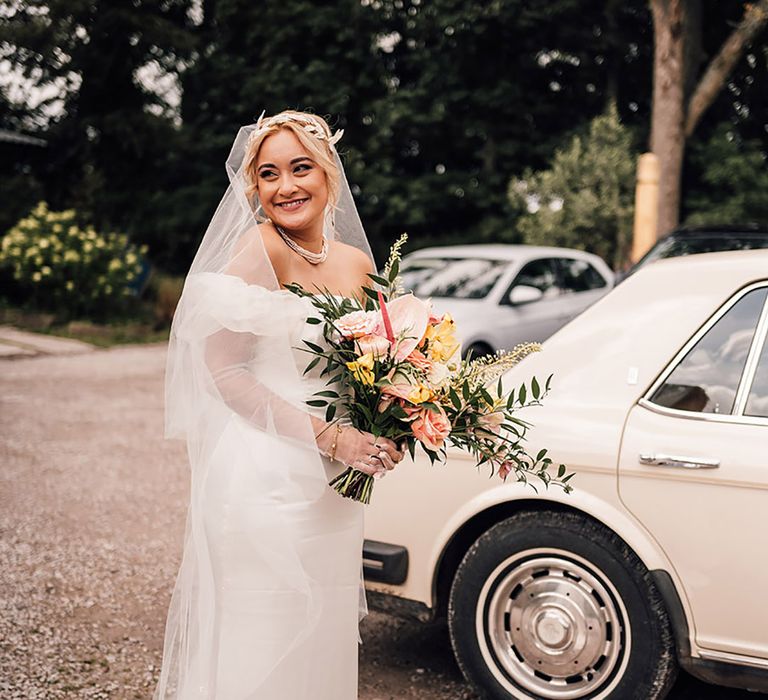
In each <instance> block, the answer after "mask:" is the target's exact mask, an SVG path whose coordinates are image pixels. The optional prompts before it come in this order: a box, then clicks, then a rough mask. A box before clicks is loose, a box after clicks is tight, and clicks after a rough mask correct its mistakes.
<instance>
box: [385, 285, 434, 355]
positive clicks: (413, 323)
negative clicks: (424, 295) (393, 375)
mask: <svg viewBox="0 0 768 700" xmlns="http://www.w3.org/2000/svg"><path fill="white" fill-rule="evenodd" d="M380 303H381V309H382V318H383V319H384V327H385V329H386V330H387V336H388V337H389V333H390V332H391V333H392V336H393V338H394V339H395V343H394V346H395V359H396V360H402V359H404V358H405V357H408V355H410V354H411V352H413V350H414V348H415V347H416V346H417V345H418V344H419V343H420V342H421V339H422V338H423V337H424V331H426V329H427V323H428V321H429V314H430V307H429V304H427V303H426V302H424V301H422V300H421V299H417V298H416V297H415V296H413V294H404V295H403V296H400V297H397V299H393V300H392V301H390V302H389V303H388V304H387V306H386V310H385V307H384V304H383V302H381V301H380ZM385 314H386V315H385ZM388 322H389V324H390V327H389V328H388V329H387V323H388Z"/></svg>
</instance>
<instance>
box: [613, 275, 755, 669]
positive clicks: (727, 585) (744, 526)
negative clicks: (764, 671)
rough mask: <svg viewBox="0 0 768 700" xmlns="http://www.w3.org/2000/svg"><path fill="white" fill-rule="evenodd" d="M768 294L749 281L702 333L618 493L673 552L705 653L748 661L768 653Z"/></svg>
mask: <svg viewBox="0 0 768 700" xmlns="http://www.w3.org/2000/svg"><path fill="white" fill-rule="evenodd" d="M767 296H768V290H767V288H766V283H761V284H760V285H753V286H752V287H750V288H746V289H744V290H742V291H740V292H739V293H738V294H736V295H735V296H734V297H733V298H732V299H731V300H729V302H728V303H726V304H725V305H724V306H723V307H722V308H721V309H720V310H719V311H718V312H717V313H716V314H715V315H714V316H713V317H712V319H710V321H709V322H708V323H707V324H705V325H704V327H703V328H702V329H700V330H699V331H698V332H697V333H696V334H695V335H694V336H693V338H692V339H691V340H690V341H689V342H688V343H687V345H686V346H685V347H684V348H683V349H682V350H681V351H680V352H679V353H678V354H677V356H676V357H675V358H674V359H673V360H672V361H671V362H670V364H669V366H668V367H667V368H666V369H665V370H664V371H663V372H662V374H661V375H660V376H659V378H658V379H657V380H656V382H655V383H654V385H653V386H651V387H650V388H649V390H648V392H647V393H646V395H645V397H644V398H643V399H642V400H641V401H640V402H639V403H638V404H637V405H635V406H634V407H633V408H632V410H631V412H630V413H629V416H628V418H627V421H626V424H625V429H624V435H623V439H622V445H621V451H620V455H619V493H620V497H621V499H622V501H623V502H624V504H625V505H626V507H627V508H628V509H629V510H630V511H631V512H632V513H633V514H634V515H635V516H636V517H637V518H638V519H639V520H640V521H641V522H642V523H643V525H644V526H645V527H646V528H647V529H648V531H649V533H650V534H651V536H652V537H654V538H655V539H656V541H657V542H658V544H659V545H660V546H661V547H662V548H663V550H664V551H665V552H666V554H667V556H668V557H669V559H670V561H671V562H672V567H673V568H674V570H675V572H676V573H677V575H678V577H679V579H680V581H681V582H682V587H683V594H684V595H685V597H687V601H688V604H689V606H690V610H691V613H692V618H693V625H694V630H693V631H694V633H695V639H696V642H697V644H698V645H699V646H700V647H702V648H703V650H702V656H707V654H709V658H716V659H721V660H731V661H736V662H738V661H740V660H741V661H742V662H744V663H748V662H749V661H748V659H749V657H758V658H762V659H766V658H768V602H766V594H767V593H768V557H766V553H768V544H766V540H767V538H768V456H767V454H768V453H767V452H766V446H768V344H766V342H765V336H766V330H767V329H768V304H767V303H766V297H767ZM652 332H653V329H649V333H652ZM707 650H710V651H707ZM734 655H737V656H734ZM744 657H747V658H744Z"/></svg>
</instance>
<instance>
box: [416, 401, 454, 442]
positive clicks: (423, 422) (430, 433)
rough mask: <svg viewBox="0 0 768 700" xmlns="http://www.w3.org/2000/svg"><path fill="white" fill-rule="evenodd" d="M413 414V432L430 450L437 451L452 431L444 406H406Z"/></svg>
mask: <svg viewBox="0 0 768 700" xmlns="http://www.w3.org/2000/svg"><path fill="white" fill-rule="evenodd" d="M405 410H406V412H407V413H409V414H410V415H411V418H412V422H411V432H412V433H413V436H414V437H415V438H416V439H417V440H418V441H419V442H420V443H421V444H422V445H424V447H426V448H427V449H428V450H432V451H433V452H436V451H437V450H439V449H440V448H441V447H442V446H443V442H444V440H445V438H447V437H448V436H449V435H450V433H451V423H450V421H449V420H448V416H447V415H446V413H445V411H444V410H443V409H442V408H438V409H437V410H435V409H433V408H415V407H414V408H411V409H409V408H406V409H405Z"/></svg>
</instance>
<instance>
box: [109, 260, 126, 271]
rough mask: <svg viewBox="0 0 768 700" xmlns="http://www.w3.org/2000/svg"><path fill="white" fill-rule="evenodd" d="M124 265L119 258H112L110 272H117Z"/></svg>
mask: <svg viewBox="0 0 768 700" xmlns="http://www.w3.org/2000/svg"><path fill="white" fill-rule="evenodd" d="M122 266H123V263H122V261H121V260H120V259H119V258H112V260H110V261H109V271H110V272H115V271H116V270H119V269H120V268H121V267H122Z"/></svg>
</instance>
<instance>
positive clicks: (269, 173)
mask: <svg viewBox="0 0 768 700" xmlns="http://www.w3.org/2000/svg"><path fill="white" fill-rule="evenodd" d="M273 175H275V171H274V170H262V171H260V172H259V177H261V178H264V179H265V180H266V179H267V178H269V177H272V176H273Z"/></svg>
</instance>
